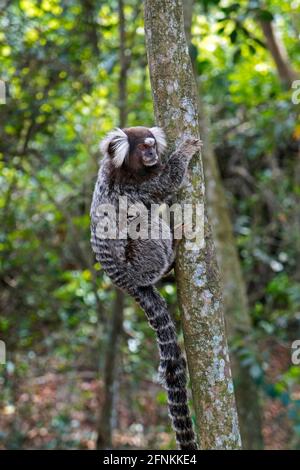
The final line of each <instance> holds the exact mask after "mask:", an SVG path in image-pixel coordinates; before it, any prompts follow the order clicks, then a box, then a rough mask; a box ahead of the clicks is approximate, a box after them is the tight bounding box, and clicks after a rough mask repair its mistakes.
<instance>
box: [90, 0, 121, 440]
mask: <svg viewBox="0 0 300 470" xmlns="http://www.w3.org/2000/svg"><path fill="white" fill-rule="evenodd" d="M118 11H119V42H120V49H119V50H120V53H119V59H120V75H119V96H118V98H119V126H120V127H121V128H122V127H125V126H126V121H127V114H128V109H127V76H128V68H129V61H128V60H127V58H126V54H125V48H126V30H125V15H124V1H123V0H118ZM124 298H125V296H124V294H123V292H121V291H120V290H119V289H116V298H115V303H114V308H113V312H112V318H111V327H110V331H109V335H108V341H107V349H106V356H105V361H104V402H103V405H102V412H101V416H100V419H99V423H98V437H97V449H110V448H111V447H112V428H113V426H112V417H113V408H114V403H115V391H116V388H117V387H116V377H117V370H118V363H119V355H120V342H121V337H122V332H123V328H122V325H123V309H124Z"/></svg>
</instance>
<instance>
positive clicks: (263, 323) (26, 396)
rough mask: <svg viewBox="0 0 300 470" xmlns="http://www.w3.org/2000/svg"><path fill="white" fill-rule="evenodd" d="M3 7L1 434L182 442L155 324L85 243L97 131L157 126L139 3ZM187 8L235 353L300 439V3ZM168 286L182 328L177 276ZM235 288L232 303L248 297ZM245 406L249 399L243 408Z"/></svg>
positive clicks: (8, 437)
mask: <svg viewBox="0 0 300 470" xmlns="http://www.w3.org/2000/svg"><path fill="white" fill-rule="evenodd" d="M184 3H185V7H186V6H188V7H189V10H188V11H187V12H186V13H187V16H188V14H189V11H191V8H190V6H191V5H192V3H193V2H191V1H187V2H184ZM0 8H1V10H0V78H1V80H4V81H5V82H6V84H7V91H8V96H7V102H6V104H1V105H0V111H1V113H0V123H1V127H0V188H1V193H0V210H1V231H0V252H1V261H0V262H1V264H0V284H1V291H0V339H1V340H4V341H5V343H6V348H7V363H6V365H5V366H4V365H1V366H0V448H1V449H21V448H22V449H56V448H63V449H71V448H80V449H94V448H96V446H98V448H101V447H105V446H107V445H110V441H111V439H112V444H113V447H114V448H134V449H139V448H156V449H168V448H174V446H175V442H174V438H173V433H172V432H171V430H170V425H169V422H168V417H167V407H166V394H165V392H164V391H162V389H161V387H160V386H159V385H158V384H157V375H156V371H157V364H158V355H157V351H156V344H155V339H154V335H153V332H152V331H151V330H150V329H149V327H148V324H147V321H146V319H145V316H144V313H143V312H142V311H140V310H138V309H137V307H136V305H135V304H134V302H133V301H131V299H129V298H127V297H124V296H123V294H120V293H116V291H115V289H114V288H113V286H112V284H111V282H110V281H109V279H108V278H107V277H106V276H105V275H104V274H103V273H102V271H101V267H100V266H99V265H98V264H95V261H94V258H93V256H92V252H91V248H90V242H89V207H90V202H91V196H92V191H93V186H94V182H95V177H96V173H97V169H98V164H99V160H100V154H99V150H98V143H99V141H100V139H101V138H102V137H103V135H104V134H105V133H106V132H107V131H108V130H110V129H111V128H112V127H114V126H116V125H121V126H124V125H142V124H144V125H153V106H152V97H151V90H150V83H149V76H148V69H147V56H146V50H145V38H144V29H143V2H142V1H140V0H128V1H123V0H108V1H101V0H42V1H35V0H20V1H14V0H1V1H0ZM193 11H194V15H193V20H192V29H191V44H190V53H191V58H192V61H193V65H194V70H195V74H196V78H197V81H198V85H199V90H201V92H200V91H199V93H200V94H201V108H202V112H203V115H205V116H206V120H207V122H206V128H205V130H204V133H203V140H204V143H205V145H204V164H205V165H206V163H205V162H206V160H207V158H208V156H207V155H205V153H206V150H205V149H206V148H207V149H209V152H207V153H209V158H213V159H214V161H217V163H218V167H219V170H220V175H217V177H216V176H215V177H214V178H215V179H214V183H213V194H215V195H216V197H215V199H217V198H219V200H217V201H216V204H218V203H219V204H221V205H222V204H224V202H225V201H226V202H227V204H228V210H229V214H230V219H228V220H227V219H226V220H225V221H223V220H222V218H219V219H218V220H217V221H216V225H217V227H218V230H219V231H220V239H222V236H223V235H222V234H223V232H225V230H227V229H228V230H229V232H230V230H231V229H232V230H233V234H234V238H233V237H232V236H230V235H229V236H227V238H226V237H225V238H226V246H225V258H224V257H223V264H224V266H223V268H224V270H226V266H228V269H229V270H230V272H231V266H230V261H231V260H232V250H233V252H235V253H236V249H237V250H238V253H239V258H237V259H236V261H237V263H238V266H235V268H234V269H235V271H236V273H238V274H237V277H238V279H236V281H234V282H235V287H236V286H238V288H239V293H240V295H241V296H242V297H243V300H242V301H241V302H240V303H239V306H240V307H241V308H243V309H244V312H241V313H240V312H239V306H237V311H236V312H235V317H234V318H235V320H234V325H233V327H231V328H229V329H230V330H231V331H230V332H229V340H230V347H231V351H232V354H233V355H234V357H235V361H234V363H236V362H238V365H237V366H235V365H234V366H233V367H234V368H235V367H237V370H238V371H239V373H240V372H241V371H242V372H241V374H243V370H246V371H247V374H249V376H250V379H251V381H252V384H253V383H254V386H255V394H257V397H255V400H258V402H259V404H260V406H261V425H262V435H263V441H264V447H265V448H266V449H287V448H290V449H295V448H300V367H299V366H297V365H293V364H292V361H291V344H292V342H293V340H295V339H300V111H299V105H298V106H297V105H296V104H293V103H292V93H293V91H294V90H293V89H292V87H291V86H292V82H293V80H295V79H297V72H298V78H299V79H300V47H299V38H300V0H291V1H288V0H265V1H259V0H249V1H246V0H243V1H241V2H238V3H237V2H235V1H234V0H195V1H194V10H193ZM187 21H189V20H188V18H187ZM187 34H189V32H188V31H187ZM211 161H212V160H211ZM207 168H208V166H207ZM205 170H206V168H205ZM219 176H220V177H219ZM207 178H211V175H210V174H207ZM214 189H215V191H214ZM224 194H225V196H224ZM230 221H231V223H232V227H231V226H230V227H229V228H228V224H229V222H230ZM229 225H230V224H229ZM228 240H229V241H228ZM217 248H218V243H217ZM226 250H228V255H227V258H226ZM221 263H222V262H221ZM226 263H227V264H226ZM236 288H237V287H236ZM160 290H161V292H162V294H163V295H164V296H165V298H166V300H167V301H168V303H169V304H170V306H171V308H172V312H173V314H174V316H175V318H177V320H178V327H179V315H178V311H177V306H176V289H175V284H174V280H173V279H172V277H171V278H170V279H169V280H165V281H164V282H163V283H162V284H161V285H160ZM233 291H234V289H233ZM230 295H231V299H230ZM225 296H226V297H227V298H226V299H225V303H226V305H227V307H226V312H227V311H228V309H229V305H230V304H231V305H232V297H233V296H235V297H236V296H237V294H233V293H232V292H231V291H230V289H226V291H225ZM245 310H246V313H245ZM245 316H246V317H247V320H246V323H247V327H246V329H245V328H239V327H240V323H239V318H241V323H242V324H244V323H243V321H244V320H243V318H245ZM233 329H234V332H232V330H233ZM250 345H251V346H250ZM253 345H255V347H254V346H253ZM234 375H235V378H236V381H237V382H238V380H239V375H238V374H237V373H236V374H234ZM244 388H245V389H246V390H248V388H247V386H246V387H244ZM253 396H254V395H253ZM251 406H252V402H251V396H250V401H249V400H248V401H247V402H246V401H245V400H244V401H243V398H241V400H240V403H239V411H240V413H241V415H242V414H243V412H244V413H247V411H248V409H250V408H251Z"/></svg>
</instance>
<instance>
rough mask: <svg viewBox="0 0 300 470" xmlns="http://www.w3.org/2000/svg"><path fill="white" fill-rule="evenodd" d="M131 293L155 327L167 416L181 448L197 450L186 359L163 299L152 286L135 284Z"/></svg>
mask: <svg viewBox="0 0 300 470" xmlns="http://www.w3.org/2000/svg"><path fill="white" fill-rule="evenodd" d="M131 295H132V296H133V297H134V298H135V300H136V301H137V302H138V303H139V304H140V306H141V307H142V309H143V310H144V311H145V313H146V315H147V318H148V321H149V323H150V326H151V327H152V328H153V329H154V330H155V332H156V335H157V342H158V347H159V352H160V365H159V373H160V378H161V381H162V385H163V386H164V388H165V389H166V390H167V394H168V404H169V415H170V418H171V421H172V426H173V429H174V430H175V433H176V440H177V443H178V445H179V446H180V449H182V450H193V449H197V444H196V439H195V434H194V430H193V423H192V420H191V417H190V412H189V407H188V403H187V388H186V381H187V380H186V361H185V359H184V357H183V355H182V352H181V350H180V347H179V345H178V343H177V338H176V330H175V326H174V323H173V321H172V319H171V316H170V313H169V311H168V309H167V305H166V303H165V301H164V299H163V298H162V297H161V296H160V295H159V293H158V292H157V290H156V289H155V288H154V287H152V286H147V287H138V288H136V289H135V290H134V292H131Z"/></svg>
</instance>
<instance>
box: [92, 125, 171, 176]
mask: <svg viewBox="0 0 300 470" xmlns="http://www.w3.org/2000/svg"><path fill="white" fill-rule="evenodd" d="M100 148H101V150H102V152H103V154H104V155H106V156H108V157H109V158H110V159H111V160H112V163H113V165H114V166H115V167H116V168H121V167H124V169H125V168H126V169H127V171H131V172H135V171H140V170H142V169H145V167H154V166H155V165H158V164H159V163H160V155H161V154H162V153H163V152H164V150H165V148H166V139H165V134H164V132H163V130H162V129H160V128H159V127H151V128H150V129H149V128H147V127H142V126H139V127H129V128H126V129H115V130H114V131H112V132H110V133H109V134H108V135H107V136H106V137H105V138H104V140H103V141H102V143H101V146H100Z"/></svg>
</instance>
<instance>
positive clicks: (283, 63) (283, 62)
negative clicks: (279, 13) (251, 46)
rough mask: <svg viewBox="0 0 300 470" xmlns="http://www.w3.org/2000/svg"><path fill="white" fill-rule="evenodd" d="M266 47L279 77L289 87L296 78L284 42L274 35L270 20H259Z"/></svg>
mask: <svg viewBox="0 0 300 470" xmlns="http://www.w3.org/2000/svg"><path fill="white" fill-rule="evenodd" d="M260 25H261V28H262V31H263V33H264V36H265V39H266V43H267V47H268V49H269V51H270V53H271V55H272V57H273V60H274V62H275V65H276V68H277V71H278V75H279V78H280V80H281V82H282V84H283V86H285V87H290V86H291V84H292V83H293V81H294V80H296V78H297V74H296V72H295V71H294V70H293V68H292V66H291V65H290V64H289V59H288V54H287V51H286V49H285V47H284V44H283V43H282V42H281V41H280V40H279V38H278V37H276V34H275V32H274V28H273V23H272V21H267V20H260Z"/></svg>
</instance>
